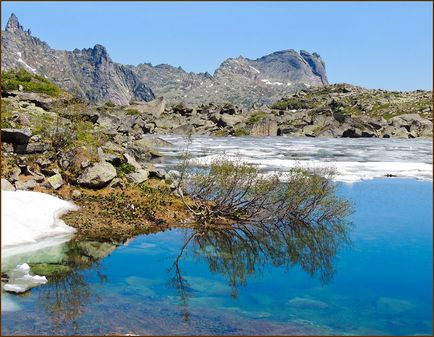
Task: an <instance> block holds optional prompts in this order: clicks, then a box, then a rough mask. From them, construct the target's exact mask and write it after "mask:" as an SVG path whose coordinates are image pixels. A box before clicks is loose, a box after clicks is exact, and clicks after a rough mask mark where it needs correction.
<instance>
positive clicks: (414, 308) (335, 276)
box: [2, 179, 433, 335]
mask: <svg viewBox="0 0 434 337" xmlns="http://www.w3.org/2000/svg"><path fill="white" fill-rule="evenodd" d="M339 193H340V194H341V195H344V196H346V197H348V198H350V199H351V200H352V201H353V203H354V206H355V210H356V212H355V213H354V214H353V215H352V218H351V220H352V221H353V223H354V229H353V231H352V232H351V237H352V240H353V244H352V246H351V247H345V248H343V249H341V250H340V251H339V252H338V254H337V256H336V257H333V256H330V259H327V258H326V259H322V260H321V259H320V261H323V262H324V261H325V262H328V261H332V262H333V263H332V264H331V266H328V267H324V265H321V264H320V265H319V266H317V269H316V271H317V272H316V273H315V275H313V276H312V275H310V274H309V273H308V271H309V269H310V268H309V267H310V266H313V265H315V261H317V258H318V255H316V254H313V255H311V256H304V259H301V260H300V259H299V258H297V257H294V256H291V261H292V262H294V263H288V264H287V263H283V266H280V267H278V266H275V265H279V263H278V262H279V259H278V256H271V257H268V258H267V254H266V253H264V254H249V253H248V252H249V249H248V248H246V247H245V246H243V245H241V246H240V245H235V246H234V247H237V248H238V249H237V250H236V253H235V254H232V255H231V254H230V253H228V242H229V243H231V242H232V243H234V242H233V240H229V241H228V239H227V238H224V237H221V236H220V235H218V234H212V235H210V236H207V237H205V239H209V240H210V241H211V242H210V243H209V244H207V245H198V244H196V243H195V241H194V240H192V241H191V242H190V244H189V245H187V246H186V249H185V251H184V252H183V254H182V256H181V257H180V259H179V263H178V267H179V272H178V273H177V269H176V267H174V262H175V261H176V258H177V256H178V255H179V254H180V251H181V250H182V247H183V245H184V243H185V241H186V239H187V238H188V237H189V236H190V235H191V232H189V231H187V230H171V231H166V232H162V233H157V234H152V235H143V236H139V237H137V238H135V239H134V240H132V241H131V242H129V243H128V245H125V246H121V247H118V248H116V249H114V248H115V247H113V246H110V245H105V246H104V247H101V246H97V245H96V244H82V245H81V246H80V247H77V246H75V245H73V244H71V243H69V244H64V245H65V246H64V249H61V251H62V252H63V254H64V255H63V257H62V259H64V260H66V261H70V262H71V261H75V262H74V265H75V269H74V272H73V273H72V274H70V275H69V276H67V277H66V278H64V279H61V280H58V281H57V282H52V283H50V284H48V285H46V286H42V287H39V288H34V289H33V290H32V291H31V293H29V294H26V295H24V296H12V295H4V294H3V296H2V308H3V312H2V334H3V335H11V334H15V335H22V334H122V333H134V334H160V335H161V334H207V335H209V334H220V335H221V334H244V335H246V334H247V335H249V334H250V335H252V334H304V335H305V334H311V335H312V334H322V335H324V334H361V335H408V334H431V332H432V201H433V200H432V183H431V182H421V181H415V180H402V179H374V180H369V181H364V182H359V183H354V184H342V185H341V186H340V189H339ZM202 239H204V238H202ZM202 239H200V238H199V239H198V240H202ZM211 243H213V244H211ZM200 246H201V247H202V248H201V249H199V247H200ZM92 247H94V248H93V249H92ZM247 247H248V245H247ZM65 252H66V253H65ZM268 255H270V254H268ZM271 255H273V254H271ZM104 256H105V257H104ZM240 256H242V257H243V258H239V257H240ZM285 261H286V260H285ZM272 262H274V263H275V265H273V264H272ZM301 262H302V263H301ZM280 264H282V263H280ZM175 266H176V265H175ZM332 270H333V272H331V271H332ZM314 271H315V268H314ZM318 271H324V272H326V273H327V274H328V275H330V276H332V277H331V278H330V279H329V280H328V281H327V282H322V281H321V277H320V276H321V275H322V274H321V272H318ZM328 272H331V273H328ZM179 280H182V283H180V282H179ZM234 280H235V281H236V282H234ZM242 281H244V282H242ZM234 285H236V286H234ZM5 310H8V311H5Z"/></svg>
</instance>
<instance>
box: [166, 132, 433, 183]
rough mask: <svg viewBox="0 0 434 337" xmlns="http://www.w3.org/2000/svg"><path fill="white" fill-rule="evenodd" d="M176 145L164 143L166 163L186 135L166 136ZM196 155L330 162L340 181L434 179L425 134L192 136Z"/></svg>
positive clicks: (273, 164) (275, 166)
mask: <svg viewBox="0 0 434 337" xmlns="http://www.w3.org/2000/svg"><path fill="white" fill-rule="evenodd" d="M162 138H164V139H165V140H167V141H169V142H171V143H173V144H174V145H175V146H174V147H165V148H161V149H160V151H161V152H162V153H164V155H165V157H164V159H163V160H164V163H161V164H160V165H161V166H166V167H173V166H174V165H175V163H176V162H177V161H178V157H179V155H180V153H181V151H183V150H185V147H186V139H185V138H183V137H181V136H162ZM189 152H190V153H191V154H192V156H193V158H198V162H200V163H204V164H205V163H208V162H209V161H210V160H212V159H213V158H215V156H216V155H222V154H224V155H225V156H226V157H228V158H242V159H243V160H244V161H247V162H249V163H253V164H258V165H261V167H262V168H264V170H280V171H281V170H287V169H288V168H289V167H292V166H293V165H294V164H295V162H296V161H297V162H300V163H302V164H303V163H308V162H307V161H309V164H313V165H320V164H321V163H324V162H326V163H329V164H331V165H333V166H335V167H336V168H337V170H338V173H339V174H338V178H339V180H342V181H357V180H360V179H372V178H375V177H384V176H385V175H386V174H395V175H397V176H399V177H416V178H420V179H428V180H432V141H431V140H423V139H377V138H375V139H374V138H369V139H367V138H363V139H361V138H358V139H348V138H345V139H344V138H308V137H296V138H293V137H235V138H231V137H200V136H198V137H193V142H192V144H190V146H189Z"/></svg>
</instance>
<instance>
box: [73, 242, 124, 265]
mask: <svg viewBox="0 0 434 337" xmlns="http://www.w3.org/2000/svg"><path fill="white" fill-rule="evenodd" d="M77 247H78V248H79V249H80V250H81V251H82V252H83V253H84V254H85V255H86V256H89V257H91V258H92V259H94V260H100V259H102V258H104V257H106V256H107V255H109V254H110V253H111V252H112V251H114V250H115V249H116V245H114V244H112V243H108V242H96V241H84V242H83V241H82V242H77Z"/></svg>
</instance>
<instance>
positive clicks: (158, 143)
mask: <svg viewBox="0 0 434 337" xmlns="http://www.w3.org/2000/svg"><path fill="white" fill-rule="evenodd" d="M134 145H135V146H137V147H143V148H146V147H149V148H156V147H171V146H173V144H172V143H170V142H168V141H166V140H164V139H161V138H159V137H145V138H142V139H139V140H136V141H134Z"/></svg>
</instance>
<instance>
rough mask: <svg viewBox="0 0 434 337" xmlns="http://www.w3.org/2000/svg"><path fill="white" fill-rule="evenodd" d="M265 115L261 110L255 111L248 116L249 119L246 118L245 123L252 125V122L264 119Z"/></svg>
mask: <svg viewBox="0 0 434 337" xmlns="http://www.w3.org/2000/svg"><path fill="white" fill-rule="evenodd" d="M265 117H267V114H266V113H265V112H263V111H258V112H255V113H253V114H252V115H251V116H250V117H249V119H247V122H246V124H247V125H253V124H255V123H257V122H259V121H260V120H262V119H264V118H265Z"/></svg>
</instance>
